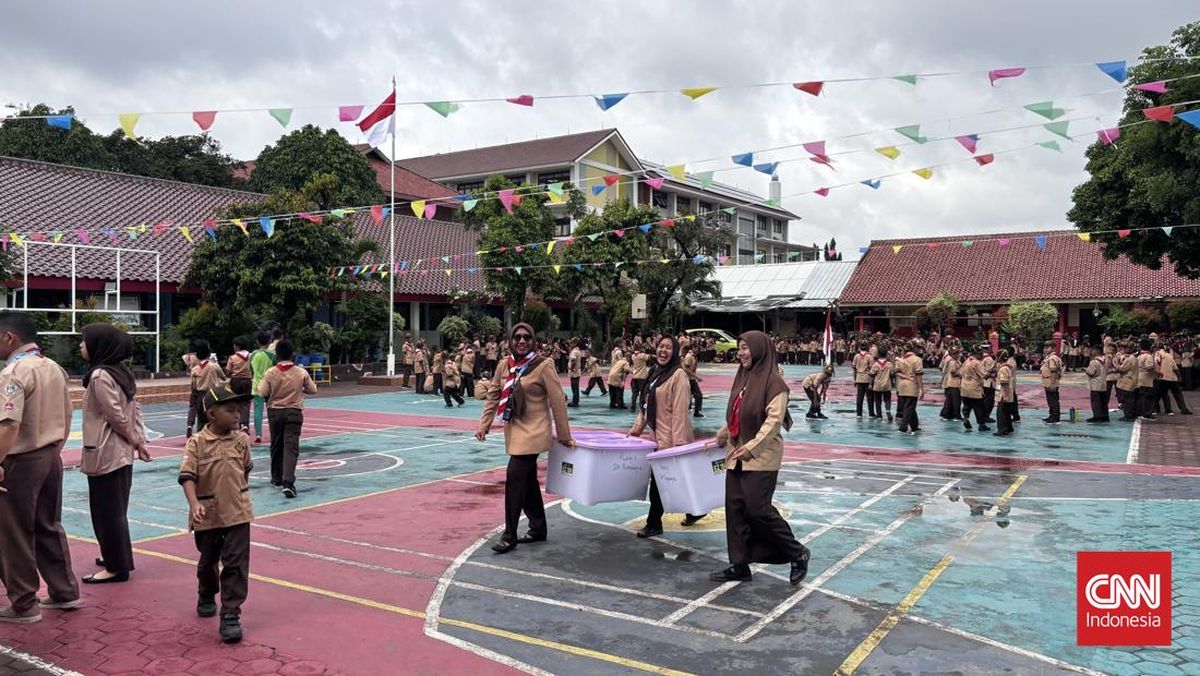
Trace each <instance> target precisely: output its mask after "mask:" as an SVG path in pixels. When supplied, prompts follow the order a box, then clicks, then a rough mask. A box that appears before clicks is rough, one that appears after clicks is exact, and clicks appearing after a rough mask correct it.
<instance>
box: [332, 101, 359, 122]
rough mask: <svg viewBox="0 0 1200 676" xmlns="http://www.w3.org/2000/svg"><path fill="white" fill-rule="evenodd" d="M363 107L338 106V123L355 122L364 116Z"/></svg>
mask: <svg viewBox="0 0 1200 676" xmlns="http://www.w3.org/2000/svg"><path fill="white" fill-rule="evenodd" d="M362 111H363V106H361V105H359V106H338V122H353V121H355V120H357V119H358V118H359V116H361V115H362Z"/></svg>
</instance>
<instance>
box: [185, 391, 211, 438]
mask: <svg viewBox="0 0 1200 676" xmlns="http://www.w3.org/2000/svg"><path fill="white" fill-rule="evenodd" d="M207 424H208V414H206V413H205V412H204V392H203V391H202V390H192V397H191V399H189V400H188V417H187V426H188V428H189V429H192V430H194V431H196V432H199V431H200V430H202V429H204V426H205V425H207Z"/></svg>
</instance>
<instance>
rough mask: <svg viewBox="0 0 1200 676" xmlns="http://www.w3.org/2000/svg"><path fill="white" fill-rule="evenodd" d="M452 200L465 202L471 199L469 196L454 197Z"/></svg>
mask: <svg viewBox="0 0 1200 676" xmlns="http://www.w3.org/2000/svg"><path fill="white" fill-rule="evenodd" d="M454 199H456V200H458V201H459V202H466V201H467V200H469V199H471V196H470V195H455V196H454Z"/></svg>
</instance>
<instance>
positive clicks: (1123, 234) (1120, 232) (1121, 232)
mask: <svg viewBox="0 0 1200 676" xmlns="http://www.w3.org/2000/svg"><path fill="white" fill-rule="evenodd" d="M1131 232H1133V231H1132V230H1130V229H1128V228H1125V229H1122V230H1118V231H1117V237H1120V238H1121V239H1125V238H1126V237H1128V236H1129V233H1131Z"/></svg>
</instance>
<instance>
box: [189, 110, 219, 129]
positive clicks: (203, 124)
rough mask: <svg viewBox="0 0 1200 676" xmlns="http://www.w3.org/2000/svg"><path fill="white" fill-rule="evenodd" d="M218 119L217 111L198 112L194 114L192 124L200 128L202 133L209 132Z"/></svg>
mask: <svg viewBox="0 0 1200 676" xmlns="http://www.w3.org/2000/svg"><path fill="white" fill-rule="evenodd" d="M216 119H217V111H215V110H197V111H196V112H194V113H192V122H195V123H196V126H198V127H200V131H208V129H209V127H211V126H212V125H213V122H215V121H216Z"/></svg>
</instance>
